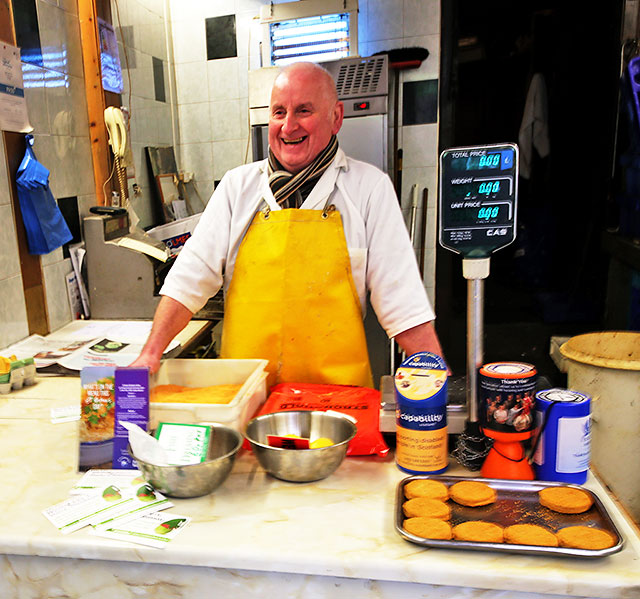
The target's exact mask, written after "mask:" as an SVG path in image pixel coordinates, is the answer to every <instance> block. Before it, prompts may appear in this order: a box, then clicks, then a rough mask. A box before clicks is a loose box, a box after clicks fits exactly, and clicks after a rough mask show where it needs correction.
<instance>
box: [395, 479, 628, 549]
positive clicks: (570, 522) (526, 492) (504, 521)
mask: <svg viewBox="0 0 640 599" xmlns="http://www.w3.org/2000/svg"><path fill="white" fill-rule="evenodd" d="M418 479H433V480H439V481H441V482H443V483H444V484H445V485H447V486H451V485H452V484H453V483H457V482H460V481H462V480H473V481H478V482H482V483H486V484H487V485H489V486H491V487H493V488H494V489H495V490H496V491H497V493H498V497H497V499H496V501H495V502H494V503H492V504H490V505H485V506H480V507H466V506H464V505H459V504H457V503H455V502H454V501H451V500H449V501H448V503H449V504H450V506H451V525H452V526H455V525H456V524H460V523H461V522H466V521H467V520H486V521H488V522H495V523H496V524H499V525H500V526H503V527H506V526H511V525H513V524H538V525H540V526H545V527H547V528H549V529H551V530H552V531H554V532H557V531H558V530H559V529H561V528H564V527H565V526H574V525H582V526H595V527H597V528H603V529H604V530H607V531H609V532H610V533H612V534H613V535H614V536H615V537H616V539H617V542H616V544H615V545H614V546H613V547H609V548H608V549H597V550H594V549H572V548H569V547H541V546H539V545H515V544H514V545H512V544H508V543H480V542H472V541H454V540H451V541H443V540H439V539H424V538H422V537H418V536H416V535H413V534H411V533H409V532H407V531H406V530H404V529H403V528H402V522H403V521H404V518H405V516H404V513H403V511H402V504H403V503H404V501H406V499H405V495H404V486H405V485H406V484H407V483H408V482H410V481H412V480H418ZM546 487H575V488H577V489H581V490H583V491H585V492H587V493H589V494H590V495H591V496H592V497H593V506H592V507H591V509H589V510H587V511H586V512H584V513H582V514H559V513H557V512H553V511H552V510H550V509H548V508H546V507H544V506H541V505H540V503H539V502H538V491H539V490H540V489H544V488H546ZM396 530H397V531H398V533H399V534H400V536H402V537H404V538H405V539H406V540H407V541H411V542H412V543H416V544H418V545H422V546H424V547H433V548H440V549H472V550H480V551H494V552H500V553H523V554H527V555H546V556H564V557H584V558H597V557H605V556H607V555H611V554H613V553H617V552H618V551H620V550H621V549H622V547H623V545H624V539H623V538H622V535H621V534H620V532H619V531H618V529H617V528H616V525H615V524H614V523H613V520H612V519H611V517H610V516H609V514H608V513H607V510H606V508H605V507H604V505H603V504H602V502H601V501H600V498H599V497H598V496H597V495H596V494H595V493H593V492H591V491H589V490H588V489H585V488H584V487H581V486H579V485H571V484H565V483H550V482H542V481H528V480H527V481H523V480H502V479H495V478H468V477H458V476H409V477H407V478H405V479H403V480H401V481H400V482H399V483H398V489H397V493H396Z"/></svg>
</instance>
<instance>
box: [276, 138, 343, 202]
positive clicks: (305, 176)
mask: <svg viewBox="0 0 640 599" xmlns="http://www.w3.org/2000/svg"><path fill="white" fill-rule="evenodd" d="M337 151H338V138H337V137H336V136H335V135H332V136H331V140H330V141H329V143H328V144H327V147H326V148H325V149H324V150H322V152H320V154H318V155H317V156H316V157H315V159H314V160H313V162H312V163H311V164H309V165H308V166H307V167H305V168H304V169H302V170H301V171H300V172H299V173H296V174H295V175H294V174H292V173H290V172H289V171H286V170H284V168H283V167H282V165H281V164H280V163H279V162H278V160H277V159H276V157H275V154H274V153H273V152H272V151H271V148H269V171H268V172H269V187H271V191H272V192H273V197H274V198H275V199H276V202H277V203H278V204H279V205H280V206H281V207H282V208H300V206H301V205H302V202H304V200H305V199H306V197H307V196H308V195H309V194H310V193H311V190H312V189H313V188H314V186H315V184H316V183H317V182H318V179H319V178H320V177H321V176H322V173H324V171H326V170H327V168H328V166H329V165H330V164H331V162H332V161H333V159H334V158H335V156H336V152H337Z"/></svg>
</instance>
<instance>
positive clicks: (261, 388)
mask: <svg viewBox="0 0 640 599" xmlns="http://www.w3.org/2000/svg"><path fill="white" fill-rule="evenodd" d="M266 366H267V360H258V359H256V360H226V359H213V360H190V359H182V360H181V359H177V360H166V361H164V362H163V363H162V364H161V366H160V368H159V369H158V372H157V373H156V374H154V375H152V377H151V381H150V387H151V388H153V387H155V386H157V385H183V386H186V387H209V386H211V385H239V384H241V385H242V387H241V388H240V390H239V391H238V392H237V393H236V395H235V397H234V398H233V399H232V400H231V402H229V403H227V404H202V403H198V404H193V403H162V402H152V403H151V404H150V408H149V420H150V428H152V429H153V428H156V427H157V426H158V423H160V422H179V423H186V424H195V423H197V422H219V423H222V424H225V425H227V426H229V427H231V428H234V429H235V430H237V431H239V432H242V431H243V429H244V427H245V425H246V424H247V422H249V420H250V419H251V417H252V416H253V415H254V414H255V413H256V412H257V411H258V409H259V408H260V407H261V406H262V404H263V403H264V402H265V400H266V398H267V385H266V379H267V373H266V372H265V368H266Z"/></svg>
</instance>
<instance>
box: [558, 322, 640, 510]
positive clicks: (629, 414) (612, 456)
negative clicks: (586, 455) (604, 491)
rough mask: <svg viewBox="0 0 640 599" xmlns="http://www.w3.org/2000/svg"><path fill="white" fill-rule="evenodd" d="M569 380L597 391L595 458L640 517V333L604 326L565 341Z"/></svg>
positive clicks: (594, 404) (597, 466) (607, 479)
mask: <svg viewBox="0 0 640 599" xmlns="http://www.w3.org/2000/svg"><path fill="white" fill-rule="evenodd" d="M560 353H561V354H562V355H563V356H564V358H565V359H566V362H565V363H566V368H567V386H568V387H569V389H574V390H576V391H581V392H583V393H586V394H588V395H590V396H591V398H592V403H591V415H592V426H591V464H592V465H593V466H594V468H595V470H596V471H597V473H598V474H599V475H600V477H601V478H602V479H603V480H604V482H605V483H606V484H608V485H609V486H610V487H611V490H612V491H613V492H614V493H615V494H616V495H617V497H618V499H619V500H620V501H621V502H622V503H623V504H624V505H625V507H626V508H627V509H628V510H629V512H630V513H631V515H632V516H633V518H634V519H635V520H636V521H640V468H638V467H637V461H638V455H640V333H637V332H630V331H604V332H598V333H587V334H584V335H578V336H576V337H572V338H571V339H569V340H568V341H567V342H566V343H563V344H562V346H561V347H560Z"/></svg>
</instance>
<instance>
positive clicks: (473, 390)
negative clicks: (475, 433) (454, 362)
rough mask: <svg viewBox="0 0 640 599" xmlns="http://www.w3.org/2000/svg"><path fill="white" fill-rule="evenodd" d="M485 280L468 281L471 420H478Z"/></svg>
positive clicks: (468, 398)
mask: <svg viewBox="0 0 640 599" xmlns="http://www.w3.org/2000/svg"><path fill="white" fill-rule="evenodd" d="M483 313H484V280H483V279H469V280H468V281H467V381H468V385H467V389H466V391H467V406H468V407H469V421H470V422H478V369H479V368H480V367H481V366H482V361H483V353H484V352H483V343H482V340H483V335H484V327H483V319H482V316H483Z"/></svg>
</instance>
